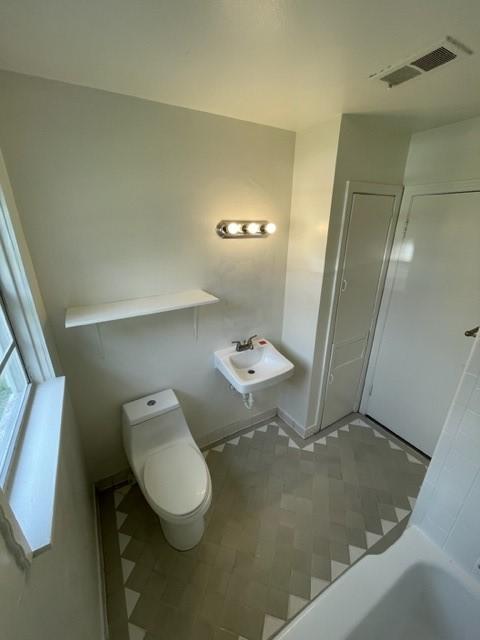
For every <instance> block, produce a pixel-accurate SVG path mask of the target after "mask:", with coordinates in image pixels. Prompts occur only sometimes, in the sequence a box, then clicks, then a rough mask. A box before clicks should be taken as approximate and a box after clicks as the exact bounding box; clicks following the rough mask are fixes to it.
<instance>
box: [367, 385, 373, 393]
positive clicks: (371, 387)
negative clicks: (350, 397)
mask: <svg viewBox="0 0 480 640" xmlns="http://www.w3.org/2000/svg"><path fill="white" fill-rule="evenodd" d="M372 393H373V384H371V385H370V389H369V390H368V395H369V396H371V395H372Z"/></svg>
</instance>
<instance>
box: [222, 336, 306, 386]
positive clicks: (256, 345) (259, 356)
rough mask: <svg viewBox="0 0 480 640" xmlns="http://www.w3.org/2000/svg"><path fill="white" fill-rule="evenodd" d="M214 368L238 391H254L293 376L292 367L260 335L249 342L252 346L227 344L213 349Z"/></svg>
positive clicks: (288, 361)
mask: <svg viewBox="0 0 480 640" xmlns="http://www.w3.org/2000/svg"><path fill="white" fill-rule="evenodd" d="M215 367H216V368H217V369H218V370H219V371H220V372H221V373H222V374H223V375H224V376H225V378H226V379H227V380H228V382H230V384H231V385H232V386H233V387H235V389H236V390H237V391H238V392H239V393H254V392H255V391H260V389H265V388H266V387H271V386H273V385H274V384H278V383H279V382H282V381H283V380H286V379H287V378H289V377H290V376H291V375H293V369H294V366H293V364H292V363H291V362H290V360H287V358H285V356H282V354H281V353H280V352H279V351H277V350H276V349H275V347H274V346H273V344H271V343H270V342H268V340H265V339H264V338H258V339H256V340H254V341H253V349H249V350H248V351H236V350H235V347H233V346H232V347H228V348H227V349H222V350H221V351H215Z"/></svg>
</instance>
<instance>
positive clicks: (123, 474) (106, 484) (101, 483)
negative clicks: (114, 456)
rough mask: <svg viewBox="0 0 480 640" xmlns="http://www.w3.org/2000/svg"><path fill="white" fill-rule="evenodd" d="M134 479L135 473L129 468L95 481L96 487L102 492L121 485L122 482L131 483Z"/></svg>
mask: <svg viewBox="0 0 480 640" xmlns="http://www.w3.org/2000/svg"><path fill="white" fill-rule="evenodd" d="M134 480H135V478H134V476H133V473H132V471H131V470H130V469H129V468H127V469H122V470H121V471H119V472H118V473H115V474H113V475H112V476H108V477H107V478H102V479H101V480H97V481H96V482H95V489H96V490H97V491H100V492H101V491H106V490H107V489H111V488H112V487H119V486H121V485H122V484H131V483H132V482H134Z"/></svg>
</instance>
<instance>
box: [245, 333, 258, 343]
mask: <svg viewBox="0 0 480 640" xmlns="http://www.w3.org/2000/svg"><path fill="white" fill-rule="evenodd" d="M254 338H258V335H257V334H255V335H254V336H250V338H249V339H248V340H247V342H251V341H252V340H253V339H254Z"/></svg>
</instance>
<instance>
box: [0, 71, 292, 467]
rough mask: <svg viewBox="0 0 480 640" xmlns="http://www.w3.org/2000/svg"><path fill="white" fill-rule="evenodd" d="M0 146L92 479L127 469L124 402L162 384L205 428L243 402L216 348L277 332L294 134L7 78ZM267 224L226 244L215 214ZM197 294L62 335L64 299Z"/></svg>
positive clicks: (261, 401)
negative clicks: (201, 300) (269, 228)
mask: <svg viewBox="0 0 480 640" xmlns="http://www.w3.org/2000/svg"><path fill="white" fill-rule="evenodd" d="M0 94H1V96H2V99H1V100H0V148H1V149H2V151H3V154H4V157H5V162H6V165H7V169H8V171H9V174H10V179H11V182H12V186H13V190H14V193H15V197H16V200H17V205H18V209H19V212H20V216H21V218H22V222H23V226H24V229H25V235H26V238H27V242H28V245H29V247H30V251H31V254H32V259H33V263H34V266H35V269H36V272H37V276H38V281H39V284H40V289H41V291H42V294H43V298H44V301H45V306H46V310H47V315H48V317H49V320H50V322H51V325H52V328H53V334H54V338H55V341H56V344H57V347H58V350H59V355H60V359H61V362H62V364H63V366H64V369H65V372H66V375H67V379H68V381H69V384H70V389H71V392H72V398H73V403H74V408H75V413H76V416H77V418H78V420H79V422H80V426H81V429H82V433H83V439H84V442H85V448H86V454H87V460H88V462H89V465H90V468H91V470H92V473H93V476H94V477H95V478H100V477H104V476H108V475H110V474H112V473H114V472H117V471H118V470H119V469H121V468H123V467H124V466H125V465H126V461H125V457H124V454H123V449H122V444H121V437H120V406H121V404H122V403H124V402H126V401H129V400H132V399H134V398H137V397H140V396H142V395H144V394H147V393H150V392H152V391H156V390H159V389H162V388H165V387H173V388H174V389H175V390H176V391H177V392H178V395H179V398H180V401H181V403H182V406H183V408H184V411H185V414H186V417H187V420H188V421H189V423H190V426H191V429H192V432H193V434H194V435H195V436H197V437H202V438H205V437H206V436H208V433H210V432H212V431H215V430H216V429H219V428H222V427H224V426H226V425H228V424H230V423H234V422H236V421H240V420H247V419H250V418H251V417H252V416H255V415H256V414H259V413H261V412H262V411H265V410H268V409H271V408H274V407H276V404H277V397H276V393H277V392H276V390H275V389H273V390H270V391H266V392H263V393H259V394H258V397H257V398H256V404H255V407H254V409H253V411H249V410H247V409H246V408H245V407H244V406H243V403H242V400H241V398H240V396H239V395H238V394H236V393H235V394H234V393H232V392H231V391H230V390H229V389H228V385H227V383H226V381H225V380H224V379H223V378H222V377H221V376H220V375H219V374H217V373H216V372H215V371H214V368H213V352H214V350H215V349H218V348H221V347H224V346H226V345H228V344H229V343H230V341H231V340H233V339H236V338H242V337H245V336H248V335H251V334H253V333H259V334H263V335H265V336H266V337H268V338H270V339H271V340H272V341H273V342H275V341H278V340H279V338H280V333H281V325H282V309H283V291H284V278H285V263H286V251H287V236H288V225H289V214H290V199H291V181H292V170H293V169H292V167H293V151H294V134H293V133H291V132H287V131H282V130H279V129H274V128H271V127H265V126H260V125H255V124H251V123H246V122H242V121H238V120H233V119H228V118H223V117H219V116H213V115H209V114H206V113H200V112H196V111H191V110H187V109H181V108H177V107H171V106H167V105H162V104H158V103H153V102H148V101H145V100H139V99H135V98H130V97H126V96H120V95H116V94H112V93H107V92H103V91H96V90H91V89H87V88H81V87H76V86H72V85H66V84H62V83H57V82H53V81H46V80H42V79H39V78H31V77H28V76H21V75H17V74H12V73H8V72H1V73H0ZM250 216H251V217H252V218H259V219H262V218H266V219H270V220H273V221H274V222H276V223H277V225H278V233H277V234H276V235H275V236H273V237H272V238H269V239H268V240H250V241H239V242H238V241H225V240H221V239H220V238H218V237H217V236H216V234H215V231H214V228H215V224H216V223H217V222H218V220H220V219H221V218H224V217H225V218H229V217H240V218H248V217H250ZM197 287H199V288H204V289H206V290H208V291H210V292H211V293H213V294H215V295H217V296H218V297H219V298H220V299H221V302H220V303H219V304H217V305H213V306H211V307H206V308H203V309H201V310H200V328H199V339H198V342H195V341H194V339H193V321H192V316H193V314H192V311H191V310H184V311H178V312H172V313H168V314H162V315H156V316H149V317H145V318H138V319H130V320H125V321H119V322H114V323H109V324H104V325H102V326H101V327H100V329H99V332H97V329H96V328H95V327H93V326H92V327H86V328H80V329H70V330H68V331H67V330H65V329H64V327H63V322H64V313H65V307H67V306H69V305H76V304H88V303H97V302H105V301H112V300H118V299H125V298H131V297H141V296H148V295H156V294H159V293H163V292H170V291H178V290H182V289H190V288H197Z"/></svg>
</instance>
